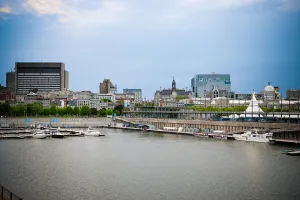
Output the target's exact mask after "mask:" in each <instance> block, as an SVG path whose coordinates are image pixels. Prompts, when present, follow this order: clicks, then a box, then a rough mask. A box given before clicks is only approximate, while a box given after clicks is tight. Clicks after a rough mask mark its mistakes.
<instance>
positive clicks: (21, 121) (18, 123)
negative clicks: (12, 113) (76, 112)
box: [0, 117, 112, 128]
mask: <svg viewBox="0 0 300 200" xmlns="http://www.w3.org/2000/svg"><path fill="white" fill-rule="evenodd" d="M110 123H112V118H81V117H74V118H71V117H70V118H60V117H28V118H1V119H0V125H1V127H30V125H38V124H49V125H51V126H52V127H66V126H70V127H73V128H76V127H88V126H101V125H107V124H110Z"/></svg>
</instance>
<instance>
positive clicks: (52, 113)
mask: <svg viewBox="0 0 300 200" xmlns="http://www.w3.org/2000/svg"><path fill="white" fill-rule="evenodd" d="M56 113H57V112H56V105H52V106H51V107H50V109H49V114H50V115H56Z"/></svg>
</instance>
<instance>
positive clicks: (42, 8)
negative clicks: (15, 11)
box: [24, 0, 63, 15]
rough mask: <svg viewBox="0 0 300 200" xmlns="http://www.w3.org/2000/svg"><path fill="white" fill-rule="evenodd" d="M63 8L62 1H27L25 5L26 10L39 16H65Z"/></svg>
mask: <svg viewBox="0 0 300 200" xmlns="http://www.w3.org/2000/svg"><path fill="white" fill-rule="evenodd" d="M62 6H63V2H62V1H61V0H50V1H49V0H27V2H26V3H25V4H24V7H25V8H26V9H29V10H31V11H33V12H35V13H36V14H38V15H49V14H63V11H62Z"/></svg>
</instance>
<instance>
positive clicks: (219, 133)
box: [211, 130, 227, 139]
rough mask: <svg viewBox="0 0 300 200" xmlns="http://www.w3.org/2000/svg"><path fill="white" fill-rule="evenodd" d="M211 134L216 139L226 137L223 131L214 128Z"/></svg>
mask: <svg viewBox="0 0 300 200" xmlns="http://www.w3.org/2000/svg"><path fill="white" fill-rule="evenodd" d="M211 135H212V136H213V137H214V138H216V139H227V137H226V134H225V131H219V130H214V131H213V133H212V134H211Z"/></svg>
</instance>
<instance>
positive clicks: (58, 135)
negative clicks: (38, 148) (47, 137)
mask: <svg viewBox="0 0 300 200" xmlns="http://www.w3.org/2000/svg"><path fill="white" fill-rule="evenodd" d="M50 134H51V137H52V138H64V137H65V136H64V134H62V133H61V132H59V131H58V130H50Z"/></svg>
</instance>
